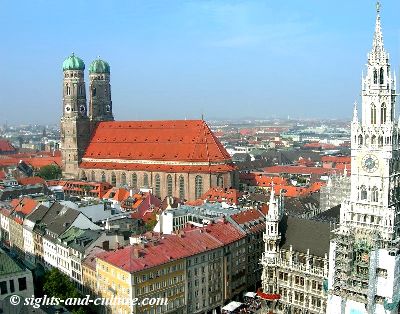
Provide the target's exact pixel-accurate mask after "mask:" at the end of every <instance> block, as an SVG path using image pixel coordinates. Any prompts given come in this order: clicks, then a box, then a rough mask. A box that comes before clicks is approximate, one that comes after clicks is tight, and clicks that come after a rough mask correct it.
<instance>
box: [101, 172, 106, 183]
mask: <svg viewBox="0 0 400 314" xmlns="http://www.w3.org/2000/svg"><path fill="white" fill-rule="evenodd" d="M101 182H106V174H105V173H104V172H102V173H101Z"/></svg>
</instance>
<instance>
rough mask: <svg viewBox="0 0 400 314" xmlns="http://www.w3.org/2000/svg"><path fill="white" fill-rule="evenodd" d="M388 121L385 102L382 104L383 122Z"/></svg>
mask: <svg viewBox="0 0 400 314" xmlns="http://www.w3.org/2000/svg"><path fill="white" fill-rule="evenodd" d="M384 123H386V104H385V103H383V104H382V106H381V124H384Z"/></svg>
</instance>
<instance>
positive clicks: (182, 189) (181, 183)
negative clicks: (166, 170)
mask: <svg viewBox="0 0 400 314" xmlns="http://www.w3.org/2000/svg"><path fill="white" fill-rule="evenodd" d="M179 198H180V199H181V200H184V199H185V178H184V177H183V176H182V175H181V176H179Z"/></svg>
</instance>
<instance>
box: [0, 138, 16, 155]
mask: <svg viewBox="0 0 400 314" xmlns="http://www.w3.org/2000/svg"><path fill="white" fill-rule="evenodd" d="M7 152H10V153H13V152H15V147H14V146H12V145H11V143H10V142H9V141H7V140H3V139H0V153H7Z"/></svg>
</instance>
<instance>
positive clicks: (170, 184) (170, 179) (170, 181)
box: [167, 174, 172, 196]
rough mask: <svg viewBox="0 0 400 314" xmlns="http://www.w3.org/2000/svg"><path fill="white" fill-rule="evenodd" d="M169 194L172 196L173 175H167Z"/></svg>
mask: <svg viewBox="0 0 400 314" xmlns="http://www.w3.org/2000/svg"><path fill="white" fill-rule="evenodd" d="M167 195H168V196H172V176H171V175H170V174H169V175H167Z"/></svg>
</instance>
